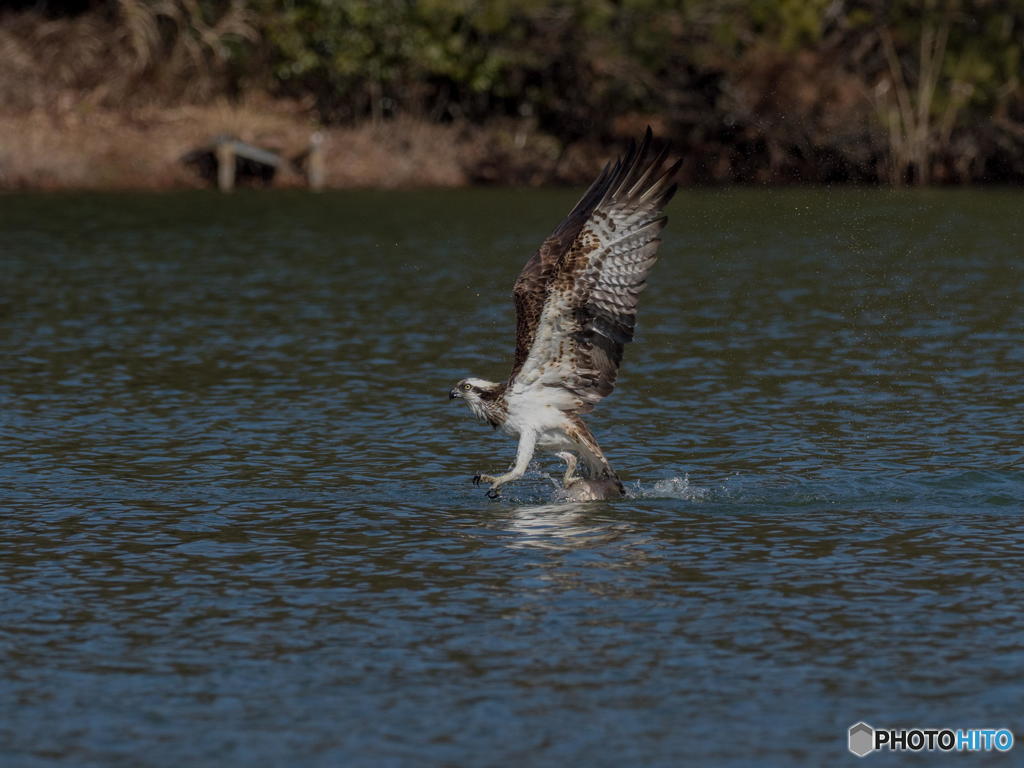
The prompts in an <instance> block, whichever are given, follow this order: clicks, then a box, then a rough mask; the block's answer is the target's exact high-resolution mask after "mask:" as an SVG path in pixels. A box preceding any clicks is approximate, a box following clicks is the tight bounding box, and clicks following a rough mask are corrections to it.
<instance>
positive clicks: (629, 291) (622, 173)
mask: <svg viewBox="0 0 1024 768" xmlns="http://www.w3.org/2000/svg"><path fill="white" fill-rule="evenodd" d="M667 152H668V150H667V148H665V149H662V150H661V151H660V152H653V151H652V136H651V129H650V128H648V129H647V132H646V133H645V135H644V138H643V141H642V142H641V143H640V146H639V147H637V146H636V144H635V143H634V142H630V146H629V149H628V150H627V152H626V154H625V155H623V156H622V157H620V158H619V159H618V160H616V161H615V163H614V164H609V165H607V166H605V168H604V170H603V171H602V172H601V174H600V175H599V176H598V177H597V179H596V180H595V181H594V183H593V184H591V185H590V188H589V189H588V190H587V191H586V193H584V195H583V197H582V198H581V199H580V201H579V202H578V203H576V206H575V207H574V208H573V209H572V211H571V212H570V213H569V215H568V216H566V218H565V220H564V221H563V222H562V223H561V224H559V225H558V227H557V228H556V229H555V231H554V232H553V233H552V234H551V236H550V237H548V238H547V239H546V240H545V241H544V242H543V243H542V244H541V246H540V248H539V249H538V250H537V252H536V253H534V254H533V257H532V258H531V259H530V260H529V261H528V262H527V263H526V266H525V267H523V271H522V272H520V273H519V277H518V278H517V279H516V283H515V287H514V288H513V291H512V292H513V298H514V301H515V306H516V350H515V357H514V359H513V363H512V373H511V374H510V375H509V377H508V379H507V380H506V381H503V382H493V381H485V380H484V379H478V378H466V379H462V380H461V381H459V382H458V383H457V384H456V385H455V386H454V387H453V388H452V389H451V391H450V392H449V399H455V398H460V399H462V400H463V401H465V403H466V405H468V406H469V409H470V411H472V413H473V415H474V416H476V417H477V418H478V419H480V420H481V421H483V422H486V423H487V424H490V425H491V426H492V427H494V428H495V429H501V430H502V431H503V432H505V433H506V434H509V435H511V436H512V437H516V438H518V440H519V447H518V449H517V451H516V460H515V464H514V465H513V466H512V468H511V469H510V470H509V471H508V472H506V473H505V474H502V475H497V476H492V475H483V474H480V475H476V476H475V477H474V478H473V482H474V483H476V484H479V483H481V482H484V483H488V484H489V485H490V489H489V490H488V492H487V495H488V496H489V497H491V498H497V497H498V491H499V489H500V488H501V487H502V486H503V485H505V484H506V483H509V482H511V481H513V480H517V479H519V478H520V477H522V476H523V474H524V473H525V472H526V468H527V466H528V465H529V463H530V460H531V459H532V458H533V454H534V452H535V451H537V450H540V451H543V452H545V453H552V454H554V455H555V456H557V457H558V458H560V459H562V460H563V461H565V463H566V471H565V476H564V478H563V485H564V486H565V488H566V489H567V491H568V492H569V495H570V498H574V499H577V500H589V499H603V498H615V497H618V496H622V495H623V494H624V490H623V487H622V482H621V481H620V480H619V478H618V475H616V474H615V470H613V469H612V467H611V464H609V463H608V459H606V458H605V455H604V453H603V452H602V451H601V447H600V446H599V445H598V444H597V440H595V439H594V436H593V435H592V434H591V433H590V430H589V429H587V425H586V424H585V423H584V421H583V419H582V418H581V417H582V415H583V414H585V413H588V412H589V411H591V410H592V409H593V408H594V406H595V405H597V403H598V402H600V400H601V399H602V398H604V397H606V396H607V395H608V394H610V393H611V391H612V389H613V388H614V386H615V377H616V375H617V374H618V369H619V363H620V362H621V360H622V350H623V346H624V345H625V344H626V343H627V342H628V341H630V340H631V339H632V338H633V328H634V325H635V324H636V308H637V302H638V300H639V297H640V292H641V291H643V289H644V286H645V285H646V282H647V273H648V272H650V270H651V267H653V266H654V262H655V261H657V259H658V245H659V244H660V243H661V237H660V235H661V230H662V229H663V228H664V227H665V223H666V221H667V219H666V217H665V215H664V213H663V212H664V209H665V206H666V205H667V203H668V201H669V200H670V199H671V198H672V195H674V194H675V191H676V184H675V183H674V181H673V180H674V178H675V175H676V172H677V171H678V170H679V165H680V162H681V161H676V162H675V163H674V164H672V165H670V166H669V167H668V168H667V169H663V166H664V164H665V158H666V156H667ZM578 468H579V469H580V473H577V469H578Z"/></svg>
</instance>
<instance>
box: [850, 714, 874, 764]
mask: <svg viewBox="0 0 1024 768" xmlns="http://www.w3.org/2000/svg"><path fill="white" fill-rule="evenodd" d="M846 746H847V747H848V748H849V750H850V751H851V752H853V754H855V755H856V756H857V757H866V756H867V755H870V754H871V753H872V752H874V751H875V729H874V728H872V727H871V726H870V725H868V724H867V723H863V722H861V723H854V724H853V725H851V726H850V731H849V741H848V742H847V744H846Z"/></svg>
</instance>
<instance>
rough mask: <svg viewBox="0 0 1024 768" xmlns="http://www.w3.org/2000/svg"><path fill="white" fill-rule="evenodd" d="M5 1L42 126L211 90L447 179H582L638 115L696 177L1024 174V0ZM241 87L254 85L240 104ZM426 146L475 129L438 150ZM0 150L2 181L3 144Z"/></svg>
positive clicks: (138, 115)
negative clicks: (381, 147) (416, 156)
mask: <svg viewBox="0 0 1024 768" xmlns="http://www.w3.org/2000/svg"><path fill="white" fill-rule="evenodd" d="M6 9H7V10H6V11H3V12H0V60H2V61H3V62H4V67H3V68H2V71H0V105H2V107H0V109H2V111H3V115H5V116H6V117H7V119H8V121H11V120H13V119H14V118H15V117H17V116H19V115H20V116H25V115H32V116H34V117H33V119H34V120H35V121H36V125H37V127H38V126H41V125H42V124H43V121H49V122H48V123H47V124H48V125H50V124H53V121H55V120H56V121H58V123H59V124H60V125H63V126H65V127H67V126H69V125H72V126H73V125H74V124H76V120H77V121H78V123H82V124H85V123H88V122H89V121H90V120H92V119H94V118H95V119H97V120H101V118H102V119H107V120H112V121H114V122H111V125H114V123H115V122H116V123H117V124H119V125H120V124H122V123H125V122H128V123H130V122H131V121H134V122H135V123H136V124H139V123H144V122H146V121H147V120H148V121H155V122H160V121H161V119H163V118H161V117H160V114H161V113H160V112H159V110H164V113H163V114H167V110H172V111H173V110H176V109H177V110H179V113H178V114H179V115H180V114H184V113H181V112H180V110H182V109H185V108H193V109H199V108H201V107H202V106H203V105H216V108H217V109H219V110H220V114H222V115H223V114H225V113H227V112H231V110H232V109H235V112H232V114H233V115H234V118H233V119H234V120H236V122H238V123H239V124H240V125H241V128H240V132H244V131H245V126H246V123H247V120H248V121H249V123H250V124H253V123H252V121H255V122H256V123H258V122H259V119H258V118H257V117H255V116H254V114H253V113H254V112H258V111H260V110H262V111H263V112H268V111H270V112H273V113H274V114H277V115H278V116H281V115H285V114H287V115H291V116H292V119H293V120H295V121H297V122H296V125H297V126H301V130H300V129H299V128H296V129H295V131H294V133H295V136H294V137H292V138H289V139H280V138H279V143H280V142H281V141H284V143H288V142H289V141H292V142H297V141H299V139H298V138H295V137H297V136H298V134H299V133H302V132H305V131H306V129H307V128H309V127H311V126H312V127H317V126H324V127H326V128H327V129H328V130H330V129H337V130H338V131H340V133H338V134H337V135H338V136H349V138H350V139H352V141H355V140H356V139H355V138H352V137H353V136H355V134H352V133H349V134H345V133H344V130H348V131H350V132H351V131H354V130H357V129H358V130H360V131H362V133H361V134H359V136H361V138H360V139H359V140H361V141H363V142H369V143H370V144H372V143H373V141H374V137H375V136H377V137H381V139H380V140H381V141H384V142H390V143H389V145H388V146H389V148H388V151H387V152H386V153H384V154H383V155H381V157H385V156H387V157H390V156H392V155H394V154H395V153H396V152H397V153H398V154H401V152H402V151H408V152H413V151H416V149H417V146H419V145H422V146H421V147H420V149H421V150H422V151H426V152H427V153H428V155H430V154H432V155H433V156H434V162H435V163H441V162H454V163H458V164H460V166H459V169H458V173H455V174H454V175H452V176H450V177H448V176H444V175H443V174H441V176H438V178H442V180H443V179H447V178H450V180H452V182H453V183H458V182H459V181H460V180H461V181H468V182H503V183H509V182H511V183H548V182H559V181H560V182H571V183H578V182H581V181H585V180H587V178H588V177H589V176H590V175H591V174H592V173H593V172H594V170H595V168H596V167H597V166H598V165H599V164H600V163H601V162H602V161H603V160H604V159H605V158H606V157H607V155H608V154H609V152H610V151H612V150H613V149H614V148H615V147H616V146H620V145H621V141H622V139H623V138H624V137H627V136H636V135H638V134H639V132H640V131H641V130H642V129H643V127H644V126H645V125H646V124H648V123H650V124H651V125H652V126H653V127H654V129H655V131H656V132H657V133H658V134H659V135H661V136H663V137H665V138H668V139H671V140H672V142H673V144H674V146H675V147H676V149H677V151H679V152H680V153H681V154H682V155H683V157H684V158H685V164H684V168H683V178H684V180H685V181H689V182H694V183H700V182H753V183H794V182H818V183H822V182H852V183H890V184H896V185H900V184H925V183H967V182H1003V183H1006V182H1020V181H1024V85H1022V73H1024V61H1022V46H1024V0H1003V1H1001V2H1000V1H998V0H918V1H916V2H914V1H911V0H555V1H550V0H549V1H548V2H543V1H542V0H290V1H289V0H228V1H224V0H220V1H216V2H215V1H214V0H18V1H16V2H8V3H6ZM239 104H248V105H250V109H249V110H248V112H247V113H246V114H245V115H242V114H239V113H238V112H237V105H239ZM256 104H261V105H264V106H262V107H260V108H259V109H257V108H256V107H252V106H251V105H256ZM232 105H235V106H234V107H233V106H232ZM271 105H273V106H271ZM113 113H116V114H119V115H122V116H126V117H123V119H121V118H118V120H120V122H118V121H117V120H114V118H112V117H110V115H111V114H113ZM192 114H193V116H194V115H195V114H198V113H195V112H194V113H192ZM246 115H248V118H247V117H246ZM281 119H282V120H285V118H283V117H282V118H281ZM101 121H102V120H101ZM164 123H166V120H164ZM12 126H15V123H11V122H9V123H8V129H9V130H14V128H13V127H12ZM2 129H3V124H2V123H0V130H2ZM39 130H42V129H41V128H39ZM268 130H269V132H270V133H273V129H268ZM115 132H116V131H115ZM266 132H267V131H264V133H266ZM278 132H279V133H281V135H282V136H283V135H284V134H287V133H288V131H287V130H285V129H281V130H279V131H278ZM415 136H419V137H420V139H419V141H418V142H417V141H416V140H414V139H408V137H415ZM403 137H406V138H403ZM257 138H259V137H257ZM406 139H408V140H406ZM339 141H341V139H339ZM439 142H440V143H444V144H446V145H451V144H459V143H460V142H461V143H462V144H464V145H465V148H464V150H460V151H456V152H448V153H446V152H444V151H439V150H438V149H437V145H438V143H439ZM3 146H4V145H2V144H0V181H2V179H3V174H4V171H3V170H2V169H3V162H4V160H3V158H4V155H3V152H4V149H3ZM6 146H7V157H8V166H9V167H8V170H7V172H6V173H7V174H8V176H9V177H10V176H11V174H12V173H14V171H12V170H10V166H12V165H13V164H14V163H15V162H16V161H15V160H13V159H12V157H13V155H14V154H15V152H16V150H17V147H15V148H14V149H12V145H11V142H10V140H9V139H8V141H7V145H6ZM403 148H404V149H403ZM380 162H383V160H381V161H380ZM422 162H423V163H428V162H429V158H425V159H424V160H423V161H422ZM416 167H417V168H420V167H421V165H420V164H416ZM25 173H26V171H23V172H22V173H21V176H25ZM435 175H436V174H435ZM19 178H20V177H19ZM416 178H417V177H416V174H415V173H413V175H412V177H411V178H410V179H409V180H410V181H411V182H413V183H415V181H416ZM423 179H425V181H426V183H430V182H431V180H434V181H436V180H437V179H435V178H433V177H432V176H431V175H430V174H429V173H427V174H426V176H424V177H423ZM336 180H337V178H336ZM8 182H9V183H10V180H8ZM368 183H373V179H372V178H371V179H370V180H369V182H368Z"/></svg>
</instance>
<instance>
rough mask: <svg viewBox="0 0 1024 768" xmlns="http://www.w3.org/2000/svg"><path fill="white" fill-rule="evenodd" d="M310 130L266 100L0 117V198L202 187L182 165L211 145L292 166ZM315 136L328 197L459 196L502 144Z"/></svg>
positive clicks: (382, 129) (403, 131)
mask: <svg viewBox="0 0 1024 768" xmlns="http://www.w3.org/2000/svg"><path fill="white" fill-rule="evenodd" d="M316 130H317V125H316V124H315V122H314V121H313V119H312V116H311V114H310V113H309V111H308V110H307V109H305V108H304V107H303V106H302V105H297V104H294V103H291V102H279V101H271V100H258V101H249V102H245V103H242V104H231V103H228V102H223V101H222V102H215V103H212V104H208V105H201V106H182V107H174V108H166V107H163V108H161V107H140V108H136V109H131V110H112V109H106V108H102V107H96V106H88V107H87V106H85V105H81V104H80V105H79V108H77V109H69V110H65V111H60V112H54V111H51V110H47V109H32V110H23V111H18V112H6V113H5V112H3V111H0V189H29V188H31V189H61V188H64V189H67V188H73V189H163V188H169V187H195V186H200V185H202V184H204V182H203V181H202V180H201V179H199V177H198V176H197V175H196V174H195V172H194V171H193V170H191V169H190V168H188V167H186V166H185V165H183V164H182V162H181V158H182V155H184V154H185V153H186V152H188V151H190V150H192V149H195V148H196V147H199V146H203V145H205V144H206V143H208V142H209V140H210V139H212V138H214V137H216V136H218V135H221V134H230V135H233V136H236V137H238V138H240V139H242V140H243V141H246V142H249V143H252V144H255V145H257V146H261V147H264V148H267V149H272V150H275V151H277V152H279V153H280V154H281V155H282V156H284V157H285V158H288V159H289V160H291V159H294V158H296V157H298V156H299V155H301V154H302V153H303V152H304V151H305V150H306V149H307V147H308V146H309V141H310V138H311V136H312V134H313V133H314V132H315V131H316ZM320 130H321V132H322V133H323V136H324V149H325V160H326V183H327V186H328V187H379V188H396V187H418V186H430V187H451V186H460V185H463V184H466V183H469V182H470V181H473V180H480V173H479V171H478V169H479V167H480V166H481V164H482V163H483V161H484V159H485V158H486V159H490V153H491V148H492V146H493V144H494V143H495V142H496V141H501V140H502V139H501V137H502V136H503V135H504V134H503V133H502V132H500V131H497V132H496V131H494V130H491V131H484V130H482V129H479V128H472V127H468V126H460V125H438V124H432V123H428V122H425V121H421V120H416V119H412V118H400V119H397V120H393V121H388V122H386V123H382V124H379V125H374V124H371V123H367V124H364V125H361V126H355V127H349V128H332V129H320ZM531 141H534V142H536V141H538V140H537V139H531ZM304 183H305V182H304V179H303V177H302V176H301V174H300V173H299V172H298V171H296V170H295V169H293V168H290V167H289V168H286V169H285V170H284V171H283V172H281V173H280V174H279V175H278V177H277V179H275V181H274V184H275V186H297V185H302V184H304Z"/></svg>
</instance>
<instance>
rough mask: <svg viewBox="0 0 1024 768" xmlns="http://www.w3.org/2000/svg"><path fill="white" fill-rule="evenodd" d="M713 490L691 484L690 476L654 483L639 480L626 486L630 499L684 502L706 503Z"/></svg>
mask: <svg viewBox="0 0 1024 768" xmlns="http://www.w3.org/2000/svg"><path fill="white" fill-rule="evenodd" d="M710 496H711V490H710V489H708V488H701V487H698V486H694V485H691V484H690V476H689V474H684V475H683V476H682V477H680V476H678V475H676V476H675V477H666V478H663V479H661V480H658V481H656V482H654V483H644V482H642V481H640V480H637V481H636V482H634V483H631V484H629V485H628V486H626V498H628V499H682V500H683V501H706V500H707V499H708V498H709V497H710Z"/></svg>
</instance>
